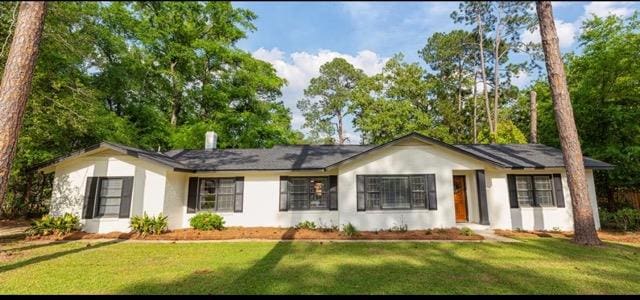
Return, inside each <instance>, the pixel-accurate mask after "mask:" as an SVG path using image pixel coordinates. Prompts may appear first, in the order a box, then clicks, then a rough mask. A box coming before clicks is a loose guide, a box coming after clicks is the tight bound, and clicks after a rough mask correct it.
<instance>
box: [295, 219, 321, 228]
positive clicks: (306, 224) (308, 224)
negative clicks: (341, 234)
mask: <svg viewBox="0 0 640 300" xmlns="http://www.w3.org/2000/svg"><path fill="white" fill-rule="evenodd" d="M295 228H296V229H309V230H315V229H316V223H314V222H311V221H303V222H300V223H298V225H296V227H295Z"/></svg>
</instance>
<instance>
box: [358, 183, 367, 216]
mask: <svg viewBox="0 0 640 300" xmlns="http://www.w3.org/2000/svg"><path fill="white" fill-rule="evenodd" d="M356 190H357V192H358V200H357V201H358V203H357V206H358V207H357V210H358V211H365V210H366V209H367V206H366V199H365V194H366V193H365V191H364V175H356Z"/></svg>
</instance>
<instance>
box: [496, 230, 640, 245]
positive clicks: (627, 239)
mask: <svg viewBox="0 0 640 300" xmlns="http://www.w3.org/2000/svg"><path fill="white" fill-rule="evenodd" d="M495 233H496V234H497V235H500V236H504V237H508V238H519V237H520V238H540V237H542V238H545V237H554V238H565V239H566V238H573V232H549V231H512V230H501V229H496V230H495ZM598 237H599V238H600V239H601V240H603V241H607V242H622V243H638V244H640V232H619V231H609V230H601V231H598Z"/></svg>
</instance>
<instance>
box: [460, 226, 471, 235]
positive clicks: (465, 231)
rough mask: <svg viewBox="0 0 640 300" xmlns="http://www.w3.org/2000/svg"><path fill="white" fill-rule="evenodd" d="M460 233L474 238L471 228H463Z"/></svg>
mask: <svg viewBox="0 0 640 300" xmlns="http://www.w3.org/2000/svg"><path fill="white" fill-rule="evenodd" d="M460 233H461V234H462V235H466V236H472V235H473V230H471V228H469V227H462V228H461V229H460Z"/></svg>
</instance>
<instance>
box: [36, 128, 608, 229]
mask: <svg viewBox="0 0 640 300" xmlns="http://www.w3.org/2000/svg"><path fill="white" fill-rule="evenodd" d="M207 135H208V139H207V145H208V146H207V147H206V149H200V150H171V151H168V152H165V153H156V152H150V151H143V150H140V149H136V148H131V147H126V146H122V145H117V144H113V143H107V142H103V143H100V144H98V145H95V146H93V147H89V148H87V149H83V150H81V151H78V152H75V153H72V154H70V155H68V156H65V157H62V158H59V159H56V160H54V161H52V162H49V163H47V164H46V165H43V166H41V167H39V170H40V171H42V172H45V173H51V172H55V178H54V189H53V195H52V200H51V212H52V214H62V213H65V212H70V213H73V214H76V215H79V216H81V223H82V224H83V230H84V231H87V232H100V233H104V232H112V231H120V232H128V231H130V228H129V220H130V219H129V218H130V217H131V216H134V215H142V214H143V212H146V213H147V214H149V215H157V214H159V213H163V214H164V215H167V216H168V218H169V219H168V220H169V229H178V228H188V227H189V219H190V218H191V217H192V216H194V215H195V214H196V213H197V212H198V211H205V210H208V211H215V212H217V213H218V214H220V215H222V216H223V217H224V219H225V220H226V225H227V226H244V227H261V226H264V227H291V226H295V225H296V224H297V223H298V222H301V221H305V220H309V221H313V222H316V224H318V223H321V224H325V225H329V224H333V225H342V224H346V223H349V222H350V223H352V224H353V225H355V226H356V228H358V230H378V229H388V228H390V227H392V226H402V225H406V226H407V227H408V229H410V230H411V229H426V228H449V227H455V226H456V225H459V224H460V223H465V224H466V223H472V224H479V225H482V226H484V227H488V228H493V229H516V228H521V229H525V230H531V229H545V230H551V229H553V228H560V229H562V230H572V229H573V218H572V210H571V196H570V193H569V189H568V188H567V177H566V174H565V168H564V164H563V160H562V153H561V152H560V150H558V149H555V148H551V147H548V146H545V145H541V144H518V145H516V144H514V145H479V144H475V145H450V144H447V143H444V142H441V141H438V140H435V139H433V138H429V137H426V136H423V135H421V134H417V133H412V134H408V135H406V136H403V137H400V138H398V139H395V140H393V141H391V142H388V143H386V144H383V145H341V146H340V145H295V146H275V147H273V148H271V149H216V147H215V135H214V134H213V133H208V134H207ZM584 164H585V167H586V172H587V173H586V175H587V184H588V190H589V198H590V200H591V205H592V208H593V211H594V220H595V222H596V226H597V227H598V228H599V219H598V210H597V203H596V190H595V185H594V181H593V170H594V169H610V168H612V167H613V166H612V165H610V164H607V163H604V162H601V161H597V160H594V159H590V158H587V157H585V159H584Z"/></svg>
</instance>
